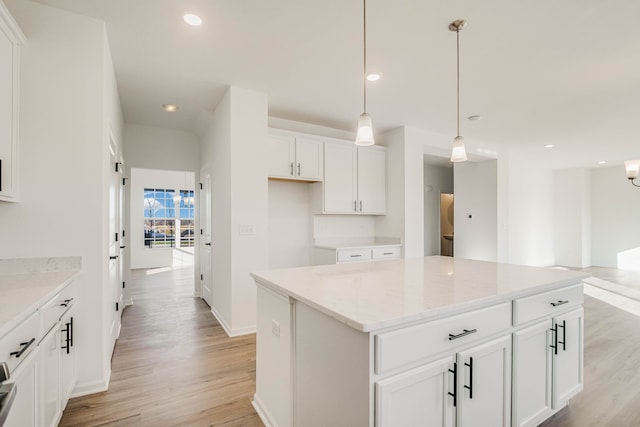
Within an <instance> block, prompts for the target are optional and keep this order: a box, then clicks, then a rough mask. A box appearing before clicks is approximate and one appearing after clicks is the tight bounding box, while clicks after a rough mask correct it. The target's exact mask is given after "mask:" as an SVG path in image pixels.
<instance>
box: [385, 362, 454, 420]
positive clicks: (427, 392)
mask: <svg viewBox="0 0 640 427" xmlns="http://www.w3.org/2000/svg"><path fill="white" fill-rule="evenodd" d="M454 363H455V358H454V357H453V356H451V357H446V358H444V359H441V360H438V361H436V362H433V363H430V364H428V365H425V366H422V367H420V368H417V369H413V370H411V371H408V372H404V373H402V374H399V375H396V376H393V377H391V378H387V379H384V380H381V381H378V382H377V383H376V420H377V422H376V425H377V426H379V427H395V426H406V427H411V426H416V427H418V426H420V427H453V426H454V420H455V409H456V408H455V406H454V402H453V397H452V396H451V395H450V393H451V392H450V390H452V389H453V378H454V377H453V376H452V372H453V370H452V369H453V367H454Z"/></svg>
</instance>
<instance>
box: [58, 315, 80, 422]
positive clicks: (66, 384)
mask: <svg viewBox="0 0 640 427" xmlns="http://www.w3.org/2000/svg"><path fill="white" fill-rule="evenodd" d="M74 314H75V310H74V308H73V307H72V308H71V309H70V310H69V311H68V312H67V313H66V314H65V315H64V317H63V318H62V321H61V322H60V327H59V328H60V376H61V378H60V381H61V383H60V385H61V396H60V397H61V402H62V405H61V407H62V408H63V409H64V407H65V406H67V402H68V401H69V397H70V396H71V393H72V392H73V388H74V387H75V386H76V382H77V379H78V373H77V370H76V348H75V347H74V344H73V337H74V331H73V325H74Z"/></svg>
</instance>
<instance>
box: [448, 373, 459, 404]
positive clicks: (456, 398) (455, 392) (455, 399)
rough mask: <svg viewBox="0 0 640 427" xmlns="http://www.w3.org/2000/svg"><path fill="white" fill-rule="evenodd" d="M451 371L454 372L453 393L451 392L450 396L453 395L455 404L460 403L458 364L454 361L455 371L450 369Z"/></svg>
mask: <svg viewBox="0 0 640 427" xmlns="http://www.w3.org/2000/svg"><path fill="white" fill-rule="evenodd" d="M449 372H451V373H452V374H453V393H451V392H449V393H448V394H449V396H451V397H453V406H454V407H455V406H457V404H458V364H457V363H456V362H453V371H452V370H451V369H449Z"/></svg>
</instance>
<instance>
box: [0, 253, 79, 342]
mask: <svg viewBox="0 0 640 427" xmlns="http://www.w3.org/2000/svg"><path fill="white" fill-rule="evenodd" d="M80 273H81V260H80V257H58V258H21V259H2V260H0V338H2V337H3V336H4V335H5V334H6V333H7V332H9V331H10V330H11V329H13V328H14V327H15V326H16V325H18V324H19V323H20V322H21V321H23V320H24V319H26V318H27V317H28V316H29V315H30V314H32V313H33V312H35V311H36V310H37V309H38V307H39V306H41V305H42V304H44V303H45V302H47V301H48V300H49V299H50V298H52V297H53V296H54V295H55V294H56V293H57V292H59V291H60V290H61V289H63V288H64V287H65V286H66V285H68V284H69V283H71V282H72V281H73V280H74V279H76V278H77V277H78V276H79V275H80Z"/></svg>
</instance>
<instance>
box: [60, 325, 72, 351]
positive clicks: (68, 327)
mask: <svg viewBox="0 0 640 427" xmlns="http://www.w3.org/2000/svg"><path fill="white" fill-rule="evenodd" d="M64 325H65V326H66V328H65V329H63V330H62V331H61V332H65V333H66V337H65V339H64V342H65V345H63V346H62V349H63V350H67V354H69V349H70V348H71V347H70V342H71V339H70V338H69V331H70V323H65V324H64Z"/></svg>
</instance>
